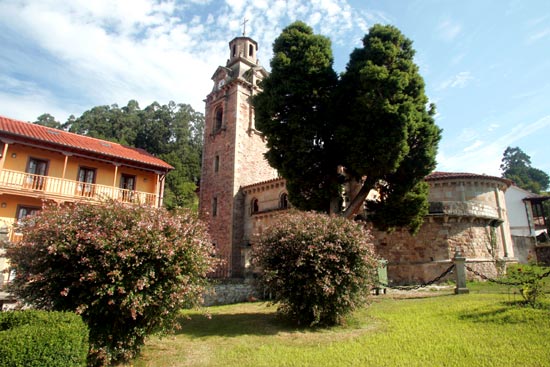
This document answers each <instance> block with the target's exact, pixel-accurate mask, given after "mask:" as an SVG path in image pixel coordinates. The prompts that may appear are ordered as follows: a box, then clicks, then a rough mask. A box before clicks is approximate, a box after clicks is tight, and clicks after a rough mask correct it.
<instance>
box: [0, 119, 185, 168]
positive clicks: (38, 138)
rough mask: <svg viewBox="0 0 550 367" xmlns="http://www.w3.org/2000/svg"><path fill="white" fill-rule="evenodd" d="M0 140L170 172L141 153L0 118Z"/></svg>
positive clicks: (102, 141) (151, 157) (168, 166)
mask: <svg viewBox="0 0 550 367" xmlns="http://www.w3.org/2000/svg"><path fill="white" fill-rule="evenodd" d="M0 136H1V137H4V138H6V139H11V140H13V141H16V142H18V143H22V144H33V143H34V144H35V145H40V146H43V147H45V148H50V149H59V150H64V151H70V152H74V153H79V154H82V155H84V156H88V157H93V158H103V159H109V160H111V161H116V162H130V163H133V164H137V165H139V166H142V167H144V168H149V169H155V170H161V171H170V170H173V169H174V167H172V166H171V165H170V164H168V163H166V162H164V161H163V160H162V159H159V158H157V157H155V156H153V155H152V154H150V153H148V152H146V151H145V150H143V149H139V148H132V147H127V146H124V145H121V144H118V143H114V142H110V141H107V140H102V139H96V138H91V137H89V136H84V135H78V134H74V133H70V132H67V131H63V130H57V129H52V128H49V127H45V126H41V125H36V124H32V123H28V122H23V121H19V120H14V119H10V118H8V117H4V116H0Z"/></svg>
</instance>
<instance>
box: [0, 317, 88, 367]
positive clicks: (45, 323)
mask: <svg viewBox="0 0 550 367" xmlns="http://www.w3.org/2000/svg"><path fill="white" fill-rule="evenodd" d="M88 348H89V346H88V328H87V326H86V324H84V322H83V321H82V318H81V317H80V316H79V315H76V314H74V313H68V312H47V311H36V310H26V311H10V312H0V367H35V366H36V367H54V366H55V367H59V366H64V367H65V366H67V367H72V366H86V357H87V355H88Z"/></svg>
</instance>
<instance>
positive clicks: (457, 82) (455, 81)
mask: <svg viewBox="0 0 550 367" xmlns="http://www.w3.org/2000/svg"><path fill="white" fill-rule="evenodd" d="M472 80H474V77H473V76H472V73H471V72H469V71H461V72H460V73H458V74H456V75H454V76H452V77H450V78H449V79H446V80H444V81H443V82H442V83H440V84H439V86H438V87H436V90H445V89H448V88H464V87H466V86H467V85H468V84H469V83H470V82H471V81H472Z"/></svg>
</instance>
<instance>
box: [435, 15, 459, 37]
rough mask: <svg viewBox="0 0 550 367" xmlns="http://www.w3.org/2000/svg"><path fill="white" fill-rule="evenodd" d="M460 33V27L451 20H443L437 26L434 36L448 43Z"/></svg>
mask: <svg viewBox="0 0 550 367" xmlns="http://www.w3.org/2000/svg"><path fill="white" fill-rule="evenodd" d="M461 31H462V26H461V25H460V24H458V23H457V22H455V21H454V20H451V19H445V20H443V21H441V22H439V24H438V25H437V30H436V35H437V37H439V38H441V39H443V40H444V41H447V42H450V41H452V40H454V39H455V38H456V36H458V35H459V34H460V32H461Z"/></svg>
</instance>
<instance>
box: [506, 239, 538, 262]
mask: <svg viewBox="0 0 550 367" xmlns="http://www.w3.org/2000/svg"><path fill="white" fill-rule="evenodd" d="M512 242H513V243H514V255H515V257H516V258H517V259H518V262H520V263H523V264H527V263H528V262H529V261H530V260H535V259H536V258H537V255H536V253H535V246H536V240H535V237H525V236H512Z"/></svg>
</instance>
